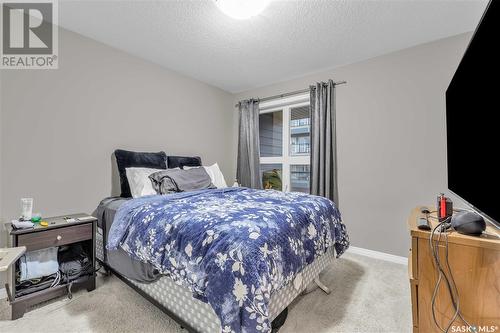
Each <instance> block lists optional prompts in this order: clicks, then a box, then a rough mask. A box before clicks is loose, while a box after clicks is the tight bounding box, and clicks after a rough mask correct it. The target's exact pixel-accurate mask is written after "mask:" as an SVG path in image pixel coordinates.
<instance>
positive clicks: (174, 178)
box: [149, 168, 216, 194]
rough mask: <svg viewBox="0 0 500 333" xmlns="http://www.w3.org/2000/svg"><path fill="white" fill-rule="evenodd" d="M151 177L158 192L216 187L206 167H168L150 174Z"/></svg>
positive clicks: (165, 192) (167, 192)
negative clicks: (187, 168) (184, 168)
mask: <svg viewBox="0 0 500 333" xmlns="http://www.w3.org/2000/svg"><path fill="white" fill-rule="evenodd" d="M149 179H150V180H151V183H152V184H153V188H154V189H155V191H156V193H158V194H169V193H174V192H189V191H196V190H203V189H212V188H216V187H215V186H214V184H212V180H211V179H210V176H209V175H208V173H207V172H206V171H205V168H193V169H189V170H183V169H167V170H164V171H158V172H155V173H153V174H151V175H149Z"/></svg>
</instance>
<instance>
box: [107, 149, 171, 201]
mask: <svg viewBox="0 0 500 333" xmlns="http://www.w3.org/2000/svg"><path fill="white" fill-rule="evenodd" d="M115 157H116V164H117V165H118V173H119V174H120V186H121V192H122V193H121V194H120V196H121V197H124V198H129V197H131V196H132V194H131V193H130V186H129V184H128V180H127V174H126V171H125V169H126V168H152V169H166V168H167V154H165V152H163V151H161V152H158V153H141V152H135V151H128V150H122V149H117V150H115Z"/></svg>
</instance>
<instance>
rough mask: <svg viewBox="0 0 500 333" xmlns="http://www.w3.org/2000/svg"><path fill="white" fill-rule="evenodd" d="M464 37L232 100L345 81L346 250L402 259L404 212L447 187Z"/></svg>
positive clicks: (341, 130)
mask: <svg viewBox="0 0 500 333" xmlns="http://www.w3.org/2000/svg"><path fill="white" fill-rule="evenodd" d="M470 37H471V34H463V35H459V36H455V37H451V38H447V39H443V40H439V41H436V42H432V43H428V44H424V45H420V46H417V47H413V48H410V49H406V50H402V51H399V52H395V53H391V54H387V55H384V56H380V57H377V58H373V59H370V60H368V61H364V62H360V63H355V64H351V65H347V66H343V67H340V68H337V69H334V70H329V71H324V72H321V73H317V74H314V75H309V76H305V77H302V78H298V79H295V80H291V81H287V82H283V83H280V84H274V85H271V86H267V87H263V88H260V89H255V90H252V91H247V92H243V93H241V94H238V95H236V96H235V99H234V101H235V102H236V101H238V100H241V99H245V98H248V97H266V96H271V95H275V94H279V93H283V92H289V91H294V90H299V89H304V88H307V87H308V86H309V85H310V84H312V83H314V82H316V81H321V80H327V79H329V78H332V79H334V80H346V81H347V82H348V84H347V85H343V86H339V87H338V89H337V129H338V167H339V191H340V208H341V211H342V214H343V218H344V221H345V223H346V224H347V227H348V230H349V233H350V236H351V241H352V245H353V246H358V247H363V248H367V249H372V250H376V251H382V252H387V253H391V254H395V255H400V256H406V255H407V254H408V245H409V235H408V232H407V228H406V219H407V217H408V214H409V212H410V210H411V209H412V208H413V207H415V206H417V205H420V204H431V203H433V202H434V200H435V197H436V194H437V193H438V192H442V191H444V190H445V189H446V187H447V185H446V159H445V154H446V142H445V91H446V88H447V86H448V83H449V82H450V79H451V77H452V75H453V73H454V71H455V69H456V67H457V65H458V63H459V61H460V59H461V57H462V55H463V51H464V50H465V48H466V46H467V44H468V42H469V39H470ZM233 131H234V132H236V129H235V127H234V128H233ZM233 149H234V150H235V151H236V146H233Z"/></svg>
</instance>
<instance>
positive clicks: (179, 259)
mask: <svg viewBox="0 0 500 333" xmlns="http://www.w3.org/2000/svg"><path fill="white" fill-rule="evenodd" d="M126 153H127V154H135V153H131V152H126ZM141 154H142V153H141ZM160 154H164V153H162V152H161V153H157V155H156V156H153V157H155V158H156V160H157V161H156V162H154V163H164V162H163V155H160ZM118 157H119V156H118V155H117V160H118V162H120V161H119V158H118ZM133 157H134V158H133V160H134V161H133V163H135V164H137V163H138V162H137V155H133ZM139 158H142V156H139ZM147 158H148V161H147V163H150V161H151V160H152V159H151V155H148V156H147ZM184 161H186V162H188V160H184ZM143 162H144V161H143ZM191 163H193V164H195V165H196V164H198V163H199V164H201V160H199V158H198V159H191ZM171 165H172V164H169V166H171ZM145 166H146V165H145V164H143V165H141V167H145ZM152 166H153V165H148V167H152ZM160 166H161V168H160ZM118 167H119V169H120V163H118ZM180 168H182V169H183V168H184V167H183V166H182V165H180ZM125 169H126V168H123V167H122V171H125ZM157 169H164V167H163V165H158V168H157ZM178 169H179V168H177V170H178ZM170 170H173V169H170ZM190 172H192V173H193V174H194V173H199V171H197V170H191V171H187V173H190ZM160 173H161V174H165V173H166V174H177V173H184V172H180V171H161V172H160ZM120 177H121V178H123V179H124V181H125V185H127V187H128V184H126V182H127V179H126V177H122V174H121V175H120ZM149 178H151V181H152V182H153V184H154V177H153V176H149ZM121 180H122V179H121ZM190 180H191V178H189V181H190ZM147 183H148V181H146V182H145V184H147ZM170 183H171V182H170V180H169V184H170ZM172 183H175V181H174V182H172ZM212 183H214V184H215V182H212ZM208 184H210V181H208ZM123 185H124V183H123V182H122V196H121V197H112V198H107V199H104V200H102V201H101V203H100V204H99V206H98V208H97V209H96V211H95V213H94V214H95V216H96V217H97V218H98V231H97V235H96V239H97V242H96V243H97V246H96V256H97V258H98V260H99V261H101V263H102V264H103V265H104V266H105V267H106V268H107V269H108V270H109V271H111V272H113V273H114V274H115V275H117V276H118V277H119V278H121V279H122V280H123V281H124V282H126V283H127V284H128V285H129V286H131V287H132V288H133V289H134V290H136V291H137V292H138V293H139V294H141V295H142V296H144V297H145V298H146V299H148V300H149V301H151V302H152V303H153V304H155V305H156V306H158V307H159V308H160V309H161V310H163V311H164V312H165V313H167V314H168V315H169V316H170V317H171V318H173V319H174V320H175V321H177V322H178V323H179V324H180V325H181V326H182V327H184V328H186V329H188V330H189V331H194V332H225V333H229V332H270V331H271V330H272V328H275V327H276V326H279V325H280V324H282V323H283V322H284V317H285V318H286V314H285V313H286V308H287V306H288V305H289V304H290V303H291V302H292V301H293V300H294V299H295V298H296V297H297V296H298V295H299V294H301V293H302V292H303V291H304V289H305V288H306V287H307V286H308V284H310V283H311V282H313V281H314V282H316V283H317V284H318V286H319V287H320V288H321V289H323V290H324V291H325V292H328V288H327V287H326V286H325V285H323V284H322V283H321V282H320V281H319V278H318V277H319V273H320V272H321V271H322V270H324V269H325V268H326V267H327V266H328V265H329V264H331V263H332V261H333V260H334V258H336V257H339V256H340V255H342V253H344V251H345V250H346V249H347V248H348V246H349V238H348V235H347V231H346V228H345V225H344V224H343V223H342V221H341V217H340V212H339V211H338V209H337V208H336V207H335V204H334V203H333V202H331V201H330V200H328V199H326V198H323V197H317V196H312V195H308V194H304V193H284V192H279V191H274V190H270V191H269V190H266V191H264V190H254V189H249V188H227V187H223V188H215V189H214V187H213V186H210V187H209V188H208V187H206V188H205V189H196V190H192V191H191V190H190V191H175V192H168V194H164V195H154V194H151V195H145V196H141V197H136V198H135V199H132V198H126V195H123V193H124V187H123ZM210 185H213V184H210ZM125 189H126V188H125ZM128 192H129V193H130V190H129V191H128ZM132 192H134V188H132ZM153 193H154V192H153ZM284 314H285V315H284ZM273 324H276V325H273Z"/></svg>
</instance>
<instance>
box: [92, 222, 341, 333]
mask: <svg viewBox="0 0 500 333" xmlns="http://www.w3.org/2000/svg"><path fill="white" fill-rule="evenodd" d="M103 233H104V231H103V229H101V228H98V232H97V235H96V257H97V259H99V260H100V261H102V262H105V260H104V254H105V251H104V244H103ZM334 259H335V251H334V249H333V247H331V248H329V249H328V251H327V252H326V253H325V254H323V255H322V256H320V257H318V258H316V260H314V261H313V262H312V263H311V264H309V265H308V266H306V267H305V268H304V269H303V270H302V271H301V272H300V273H298V274H297V276H296V277H295V279H294V280H293V283H289V284H288V285H286V286H285V287H284V288H282V289H280V290H278V291H276V292H274V293H273V294H272V295H271V300H270V303H269V315H270V319H271V320H273V319H274V318H276V317H277V316H278V315H279V314H280V313H281V312H282V311H283V310H284V309H285V308H286V307H287V306H288V305H289V304H290V303H291V302H292V301H293V300H294V299H295V298H296V297H297V296H299V295H300V294H301V293H302V291H304V289H306V287H307V286H308V284H310V283H311V282H313V280H314V279H315V278H316V277H317V276H318V275H319V273H320V272H321V271H323V270H324V269H325V268H326V267H328V266H329V265H330V264H331V263H332V262H333V260H334ZM124 278H125V279H126V280H128V282H129V283H130V284H132V285H134V286H135V287H136V288H137V289H139V290H141V291H142V292H143V293H145V294H147V295H148V296H149V297H150V298H152V299H153V300H154V301H156V302H157V303H158V304H161V306H162V307H164V308H165V309H168V311H169V312H171V313H172V314H174V315H175V316H177V317H178V318H181V319H182V320H183V321H185V322H187V323H189V324H190V325H191V327H192V328H193V329H195V330H196V331H198V332H203V333H213V332H220V331H221V325H220V320H219V318H218V317H217V315H216V314H215V312H214V311H213V309H212V308H211V306H210V305H209V304H207V303H204V302H202V301H200V300H198V299H196V298H194V297H193V296H192V294H191V292H190V291H189V290H188V289H187V288H185V287H183V286H180V285H177V284H176V283H175V282H174V281H173V280H172V279H170V278H169V277H167V276H162V277H160V278H159V279H157V280H156V281H154V282H151V283H144V282H139V281H137V280H135V279H131V278H128V277H124Z"/></svg>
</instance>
